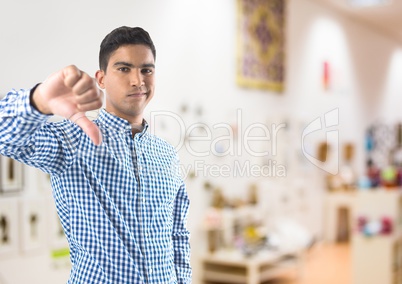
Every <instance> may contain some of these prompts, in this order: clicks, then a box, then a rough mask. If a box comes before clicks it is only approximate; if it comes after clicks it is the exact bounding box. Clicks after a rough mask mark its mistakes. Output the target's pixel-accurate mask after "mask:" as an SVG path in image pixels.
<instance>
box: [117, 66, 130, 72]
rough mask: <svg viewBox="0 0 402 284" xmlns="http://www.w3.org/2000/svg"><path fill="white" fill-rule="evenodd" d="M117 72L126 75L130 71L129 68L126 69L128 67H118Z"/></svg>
mask: <svg viewBox="0 0 402 284" xmlns="http://www.w3.org/2000/svg"><path fill="white" fill-rule="evenodd" d="M117 70H119V71H121V72H124V73H127V72H129V71H130V68H128V67H120V68H118V69H117Z"/></svg>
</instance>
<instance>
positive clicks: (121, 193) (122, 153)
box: [0, 27, 191, 284]
mask: <svg viewBox="0 0 402 284" xmlns="http://www.w3.org/2000/svg"><path fill="white" fill-rule="evenodd" d="M99 64H100V70H99V71H98V72H97V73H96V81H97V83H98V85H99V86H100V88H102V89H104V91H105V98H106V108H105V109H101V110H100V113H99V117H98V118H97V119H96V120H94V121H93V122H91V121H90V120H88V119H87V118H86V117H85V116H84V114H83V112H85V111H89V110H93V109H97V108H99V107H100V106H101V105H102V99H101V95H100V92H99V90H98V89H97V88H96V84H95V82H94V81H93V79H92V78H90V77H89V76H88V75H87V74H85V73H84V72H82V71H80V70H79V69H77V68H76V67H74V66H69V67H67V68H65V69H63V70H61V71H59V72H57V73H55V74H53V75H51V76H50V77H49V78H48V79H46V80H45V82H43V83H42V84H39V85H38V86H37V87H36V88H34V89H32V90H21V91H18V92H16V91H12V92H10V93H9V94H8V95H7V96H6V97H5V98H4V99H3V100H2V101H0V122H1V125H2V127H1V129H0V153H1V154H3V155H6V156H9V157H11V158H14V159H16V160H19V161H21V162H24V163H26V164H28V165H31V166H35V167H37V168H39V169H41V170H43V171H44V172H47V173H50V174H51V181H52V188H53V195H54V198H55V203H56V208H57V211H58V214H59V217H60V220H61V223H62V226H63V229H64V231H65V234H66V237H67V240H68V242H69V245H70V253H71V261H72V264H73V266H72V270H71V274H70V277H69V280H68V283H73V284H78V283H85V284H88V283H116V284H117V283H119V284H126V283H164V284H165V283H191V267H190V263H189V256H190V247H189V232H188V231H187V229H186V218H187V212H188V206H189V199H188V196H187V193H186V189H185V185H184V183H183V180H182V179H181V177H180V175H179V172H178V158H177V156H176V154H175V151H174V148H173V147H172V146H171V145H169V144H167V143H166V142H165V141H163V140H161V139H159V138H157V137H155V136H153V135H151V134H149V133H148V132H147V128H148V125H147V123H146V121H145V120H144V119H143V111H144V108H145V107H146V105H147V104H148V103H149V101H150V100H151V99H152V97H153V95H154V74H155V47H154V45H153V42H152V40H151V38H150V37H149V34H148V33H147V32H146V31H144V30H143V29H141V28H129V27H120V28H117V29H115V30H113V31H112V32H111V33H110V34H108V35H107V36H106V37H105V39H104V40H103V41H102V44H101V48H100V54H99ZM52 114H57V115H61V116H63V117H65V118H67V119H66V120H64V121H62V122H57V123H54V122H53V123H50V122H46V120H47V119H48V117H49V115H52Z"/></svg>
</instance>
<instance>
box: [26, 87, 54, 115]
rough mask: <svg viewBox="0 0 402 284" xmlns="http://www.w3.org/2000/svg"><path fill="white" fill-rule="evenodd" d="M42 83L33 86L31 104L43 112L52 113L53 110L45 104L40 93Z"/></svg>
mask: <svg viewBox="0 0 402 284" xmlns="http://www.w3.org/2000/svg"><path fill="white" fill-rule="evenodd" d="M40 87H41V83H39V84H37V85H36V86H35V87H33V88H32V90H31V93H30V104H31V106H32V107H33V108H35V109H36V110H37V111H39V112H40V113H42V114H51V112H50V111H49V110H48V109H47V108H46V107H45V106H44V104H43V102H42V100H41V99H42V96H41V93H40Z"/></svg>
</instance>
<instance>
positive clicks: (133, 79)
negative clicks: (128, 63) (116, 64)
mask: <svg viewBox="0 0 402 284" xmlns="http://www.w3.org/2000/svg"><path fill="white" fill-rule="evenodd" d="M130 83H131V86H133V87H137V88H140V87H141V86H142V85H144V77H143V75H142V73H141V70H140V69H134V70H133V72H132V74H131V76H130Z"/></svg>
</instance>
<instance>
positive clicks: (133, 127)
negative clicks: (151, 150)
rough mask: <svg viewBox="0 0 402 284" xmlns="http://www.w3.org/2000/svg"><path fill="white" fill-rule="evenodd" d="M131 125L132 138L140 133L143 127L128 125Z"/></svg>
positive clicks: (138, 124)
mask: <svg viewBox="0 0 402 284" xmlns="http://www.w3.org/2000/svg"><path fill="white" fill-rule="evenodd" d="M130 124H131V132H132V133H133V137H134V135H135V134H136V133H140V132H141V131H142V130H143V129H144V125H143V124H142V121H141V123H130Z"/></svg>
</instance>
